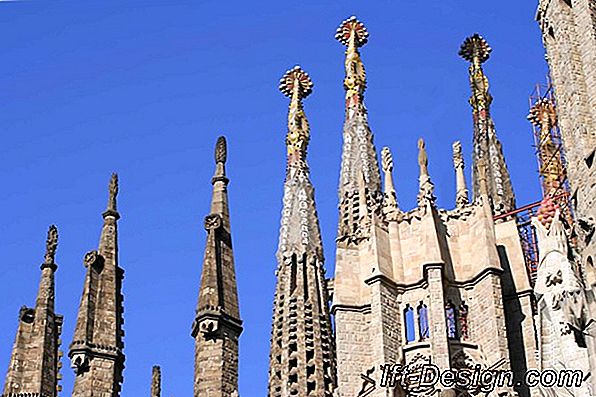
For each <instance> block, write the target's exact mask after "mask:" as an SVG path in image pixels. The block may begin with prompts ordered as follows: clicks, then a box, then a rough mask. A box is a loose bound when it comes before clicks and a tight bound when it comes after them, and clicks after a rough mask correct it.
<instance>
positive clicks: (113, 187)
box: [104, 172, 118, 217]
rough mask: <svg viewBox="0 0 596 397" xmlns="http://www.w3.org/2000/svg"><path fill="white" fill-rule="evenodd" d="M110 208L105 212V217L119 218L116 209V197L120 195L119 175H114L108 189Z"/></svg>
mask: <svg viewBox="0 0 596 397" xmlns="http://www.w3.org/2000/svg"><path fill="white" fill-rule="evenodd" d="M108 192H109V194H108V208H107V209H106V211H105V212H104V216H108V215H111V216H116V217H118V210H117V209H116V196H117V195H118V174H117V173H115V172H114V173H112V177H111V178H110V185H109V188H108Z"/></svg>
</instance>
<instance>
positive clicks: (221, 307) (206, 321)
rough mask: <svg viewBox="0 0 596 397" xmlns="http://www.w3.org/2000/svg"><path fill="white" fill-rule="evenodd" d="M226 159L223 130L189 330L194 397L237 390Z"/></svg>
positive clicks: (218, 396) (237, 325)
mask: <svg viewBox="0 0 596 397" xmlns="http://www.w3.org/2000/svg"><path fill="white" fill-rule="evenodd" d="M226 161H227V146H226V139H225V137H223V136H220V137H219V138H218V139H217V143H216V145H215V175H214V176H213V178H212V179H211V183H212V185H213V194H212V197H211V212H210V214H209V215H207V216H206V217H205V222H204V226H205V230H206V231H207V242H206V245H205V255H204V259H203V270H202V275H201V286H200V290H199V299H198V303H197V311H196V316H195V319H194V322H193V325H192V332H191V335H192V337H193V338H194V339H195V374H194V395H195V397H202V396H207V395H208V396H213V397H231V396H233V395H234V393H237V392H238V339H239V337H240V334H241V333H242V321H241V320H240V310H239V307H238V292H237V286H236V271H235V268H234V253H233V251H232V235H231V229H230V211H229V208H228V182H229V180H228V178H227V176H226V171H225V165H226Z"/></svg>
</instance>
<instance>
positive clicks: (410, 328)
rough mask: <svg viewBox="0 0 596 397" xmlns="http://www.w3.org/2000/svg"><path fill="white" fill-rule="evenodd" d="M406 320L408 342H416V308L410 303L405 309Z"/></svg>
mask: <svg viewBox="0 0 596 397" xmlns="http://www.w3.org/2000/svg"><path fill="white" fill-rule="evenodd" d="M404 322H405V326H406V342H407V343H410V342H414V341H415V340H416V333H415V332H414V326H415V325H414V308H412V306H410V305H409V304H407V305H406V308H405V309H404Z"/></svg>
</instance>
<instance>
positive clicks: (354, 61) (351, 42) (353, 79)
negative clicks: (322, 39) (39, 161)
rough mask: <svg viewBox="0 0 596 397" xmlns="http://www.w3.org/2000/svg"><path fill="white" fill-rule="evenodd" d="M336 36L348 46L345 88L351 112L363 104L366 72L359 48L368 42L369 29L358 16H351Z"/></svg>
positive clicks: (347, 103) (347, 107)
mask: <svg viewBox="0 0 596 397" xmlns="http://www.w3.org/2000/svg"><path fill="white" fill-rule="evenodd" d="M335 38H336V39H337V41H339V42H340V43H342V44H343V45H345V46H346V59H345V68H346V77H345V79H344V88H345V90H346V111H348V113H350V110H355V109H356V108H358V107H361V106H363V101H362V99H363V96H364V91H365V90H366V72H365V70H364V64H363V63H362V60H361V59H360V53H359V52H358V48H360V47H362V46H363V45H365V44H366V43H367V41H368V31H367V30H366V27H365V26H364V24H363V23H362V22H360V21H359V20H358V19H356V17H350V18H348V19H346V20H345V21H343V22H342V24H341V25H340V26H339V28H338V29H337V32H336V34H335Z"/></svg>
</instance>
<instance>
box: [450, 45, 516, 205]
mask: <svg viewBox="0 0 596 397" xmlns="http://www.w3.org/2000/svg"><path fill="white" fill-rule="evenodd" d="M490 52H491V48H490V47H489V45H488V43H487V42H486V40H484V39H483V38H482V37H481V36H480V35H478V34H474V35H472V36H470V37H468V38H467V39H466V40H465V41H464V43H463V44H462V45H461V49H460V51H459V55H460V56H461V57H462V58H463V59H465V60H466V61H468V62H470V69H469V72H470V87H471V89H472V96H471V97H470V105H471V106H472V117H473V120H474V139H473V142H474V145H473V147H474V153H473V155H472V159H473V161H472V180H473V186H472V187H473V192H474V197H478V196H480V194H481V192H480V190H481V184H480V176H481V175H482V174H484V175H486V182H487V183H486V189H487V194H488V197H489V198H490V200H491V205H492V207H493V211H494V212H495V214H503V213H507V212H510V211H512V210H514V209H515V195H514V194H513V188H512V186H511V180H510V178H509V171H508V170H507V165H506V164H505V158H504V156H503V151H502V148H501V142H499V140H498V139H497V135H496V132H495V124H494V122H493V119H492V117H491V115H490V104H491V102H492V100H493V98H492V96H491V95H490V93H489V91H488V78H487V77H486V75H485V74H484V70H483V69H482V64H483V63H484V62H486V61H487V60H488V58H489V56H490ZM480 168H484V169H483V170H480Z"/></svg>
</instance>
